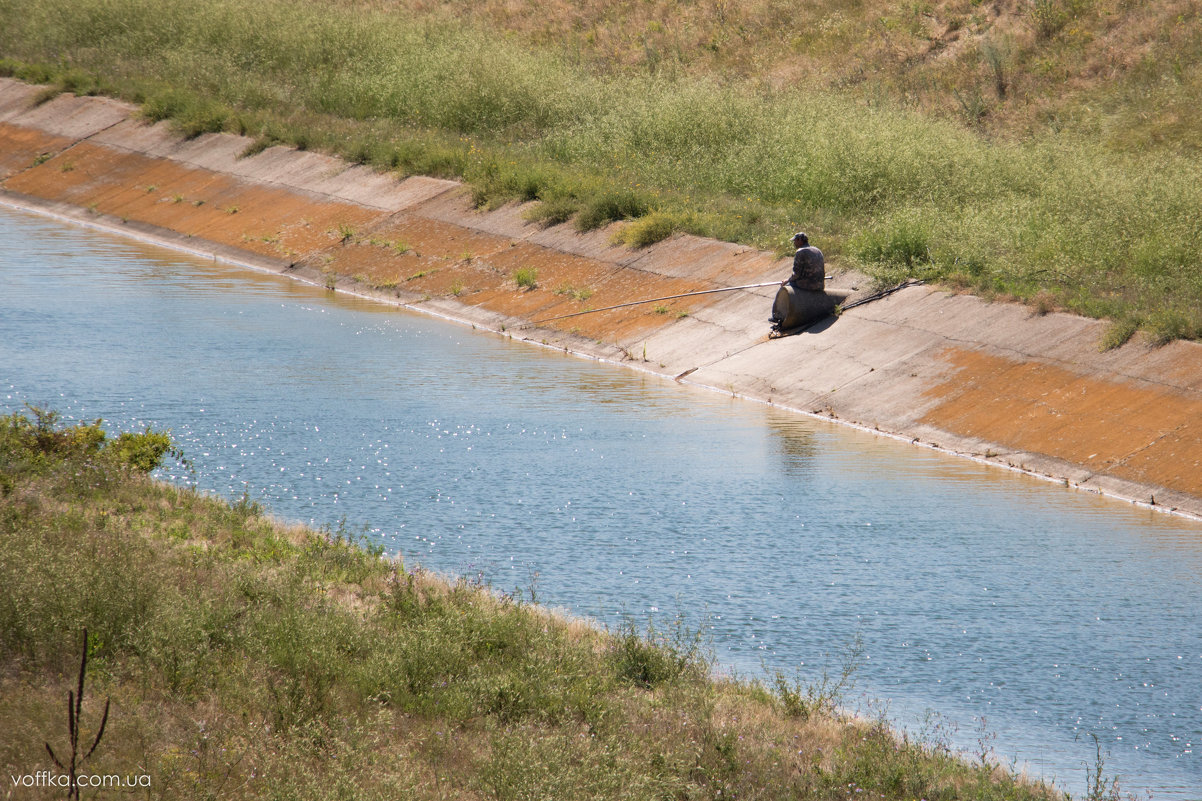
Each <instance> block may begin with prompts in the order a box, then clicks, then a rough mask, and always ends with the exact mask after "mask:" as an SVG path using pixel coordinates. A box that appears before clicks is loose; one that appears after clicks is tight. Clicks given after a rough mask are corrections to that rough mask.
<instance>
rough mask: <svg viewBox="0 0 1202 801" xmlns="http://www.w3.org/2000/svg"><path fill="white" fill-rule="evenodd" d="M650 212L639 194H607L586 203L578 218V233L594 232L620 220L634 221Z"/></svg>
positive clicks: (619, 192)
mask: <svg viewBox="0 0 1202 801" xmlns="http://www.w3.org/2000/svg"><path fill="white" fill-rule="evenodd" d="M647 211H648V204H647V201H646V199H645V198H643V197H642V196H641V195H640V194H638V193H637V192H634V191H631V190H621V191H617V192H607V193H605V194H602V195H601V196H600V197H597V198H594V199H592V200H588V201H585V203H584V207H583V208H582V209H581V210H580V213H579V214H578V215H577V216H576V230H577V231H581V232H584V231H592V230H595V229H597V228H601V227H602V226H605V225H608V224H609V223H611V222H616V221H618V220H633V219H634V218H635V217H642V216H643V215H644V214H646V213H647Z"/></svg>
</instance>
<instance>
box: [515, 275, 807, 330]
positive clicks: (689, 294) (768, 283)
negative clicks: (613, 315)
mask: <svg viewBox="0 0 1202 801" xmlns="http://www.w3.org/2000/svg"><path fill="white" fill-rule="evenodd" d="M783 283H784V282H783V281H765V282H764V283H762V284H747V285H746V286H724V287H722V288H721V289H702V290H701V291H699V292H683V293H681V294H679V295H667V296H665V297H662V298H648V299H647V300H632V301H630V302H629V303H619V304H617V305H616V306H605V307H603V308H600V309H585V310H584V311H578V312H572V313H571V314H560V315H558V316H556V317H545V318H543V319H542V320H532V321H530V322H529V323H526V325H524V326H522V328H526V327H528V326H532V325H539V324H541V323H549V322H551V321H552V320H563V319H566V318H568V317H578V316H580V315H582V314H593V313H594V312H603V311H610V310H611V309H622V308H625V307H627V306H638V305H639V304H640V303H657V302H658V301H661V300H675V299H676V298H689V297H692V296H694V295H711V294H713V293H714V292H734V291H735V290H736V289H759V288H760V287H765V286H781V285H782V284H783Z"/></svg>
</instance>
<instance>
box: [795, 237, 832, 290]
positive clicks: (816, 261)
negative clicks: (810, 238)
mask: <svg viewBox="0 0 1202 801" xmlns="http://www.w3.org/2000/svg"><path fill="white" fill-rule="evenodd" d="M789 283H790V284H792V285H793V286H795V287H796V288H798V289H805V290H810V291H816V292H821V291H823V290H824V289H826V260H825V259H824V258H823V257H822V251H821V250H819V249H818V248H816V247H814V246H813V245H806V246H804V247H800V248H798V249H797V252H796V253H794V254H793V275H792V276H791V277H790V278H789Z"/></svg>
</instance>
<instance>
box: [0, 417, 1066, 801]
mask: <svg viewBox="0 0 1202 801" xmlns="http://www.w3.org/2000/svg"><path fill="white" fill-rule="evenodd" d="M147 433H148V434H154V433H155V432H147ZM102 434H103V431H102V429H101V428H100V426H99V424H81V425H75V426H59V425H57V424H56V423H55V421H54V420H53V419H52V418H49V417H46V416H42V417H39V418H37V419H34V420H30V419H26V418H25V417H23V416H20V415H15V416H12V417H9V418H5V419H4V420H3V425H0V537H2V538H3V542H4V544H5V547H4V548H3V549H2V550H0V583H2V584H3V586H4V588H5V592H4V593H3V594H0V730H3V731H4V732H5V737H4V738H3V739H2V740H0V763H2V764H3V766H4V768H5V769H11V770H12V771H14V772H16V773H21V772H25V771H28V770H30V769H31V767H36V766H40V765H42V764H43V763H44V762H45V760H46V758H47V757H46V753H45V751H44V749H43V742H45V741H46V740H47V739H50V738H51V737H53V736H57V734H58V733H59V732H60V730H61V726H62V714H61V699H62V698H63V697H64V696H65V695H66V691H67V690H68V689H69V688H70V687H71V686H72V684H73V682H74V681H75V677H76V674H77V671H76V667H77V666H78V664H79V652H78V642H79V641H78V632H79V631H80V630H81V629H83V628H84V627H86V628H87V630H88V632H89V642H90V647H89V651H88V674H87V675H88V682H89V684H90V685H91V687H92V691H91V692H89V696H88V698H89V700H88V701H85V702H84V704H83V708H82V711H83V714H84V715H85V717H86V719H87V720H88V721H94V720H97V719H98V718H99V717H100V714H101V710H100V708H99V707H98V706H97V703H98V702H97V701H96V700H95V699H99V698H102V697H105V696H107V697H110V698H111V699H112V706H111V712H110V715H109V718H108V722H107V727H106V731H105V735H104V744H103V747H102V748H100V749H98V750H97V751H96V752H95V753H94V755H93V757H92V761H91V762H89V763H88V765H87V767H88V769H89V770H90V771H91V772H93V773H97V774H104V773H110V772H112V773H128V772H129V771H130V770H131V767H130V766H138V769H139V770H144V771H145V772H146V773H147V774H149V776H150V777H151V786H152V787H154V788H155V789H156V791H157V792H158V793H161V794H162V795H163V796H164V797H171V798H177V799H184V800H185V801H187V799H201V798H213V797H222V798H240V799H256V798H285V797H303V798H312V799H319V800H320V799H335V798H348V797H354V798H361V799H381V800H382V799H386V798H396V797H404V798H414V799H419V801H420V799H434V798H445V797H478V796H492V797H498V798H584V797H588V798H614V799H618V798H621V799H636V800H637V799H648V800H650V799H659V798H663V797H665V796H669V797H686V798H700V797H719V796H721V797H743V798H749V799H757V798H764V799H766V798H798V799H802V798H834V797H844V794H845V793H846V792H847V788H848V787H849V786H853V785H854V786H855V787H860V788H863V789H865V790H867V791H869V792H872V793H874V794H876V795H874V796H873V797H884V798H888V799H903V798H905V799H909V798H914V797H923V796H925V797H927V798H941V799H953V798H973V799H1003V798H1005V799H1028V798H1032V799H1033V798H1054V797H1056V795H1055V793H1053V792H1052V791H1048V790H1040V789H1039V788H1036V787H1033V786H1028V785H1025V784H1023V783H1021V782H1019V781H1017V780H1015V779H1013V778H1011V777H1008V776H1005V775H1003V774H1001V773H999V772H997V771H993V770H984V769H981V768H979V767H976V766H973V765H970V764H968V763H967V762H961V761H958V760H956V759H954V758H952V757H951V756H950V755H948V754H946V753H943V752H940V751H932V750H930V749H926V748H924V747H922V746H919V745H915V744H911V743H907V742H904V741H902V740H899V739H898V738H897V737H895V736H894V735H893V733H892V732H890V731H888V730H887V729H886V728H885V727H883V726H882V725H879V724H874V723H864V722H856V721H852V720H844V719H842V718H839V717H838V716H837V715H836V714H833V713H831V712H830V711H829V710H825V709H824V710H818V709H815V710H814V711H813V713H812V714H811V715H809V717H808V718H806V719H804V720H803V719H801V718H799V717H797V716H790V715H788V714H782V712H781V711H780V702H779V701H778V700H777V698H776V695H775V694H774V693H773V691H771V690H770V689H768V688H766V687H765V686H763V685H762V684H759V683H738V682H732V681H726V680H715V679H712V678H711V677H710V674H711V670H712V665H711V663H710V661H709V659H710V656H709V654H708V651H707V649H706V648H705V647H704V641H703V640H701V639H700V638H699V637H698V636H697V633H696V632H695V631H693V630H691V629H690V628H689V627H688V626H685V625H683V624H681V623H679V622H675V623H673V624H671V625H668V626H666V627H658V626H655V627H651V628H648V629H640V628H639V627H637V626H635V625H634V624H633V623H631V624H628V625H627V626H625V627H623V628H622V629H621V630H619V631H618V632H615V633H614V634H606V633H604V632H602V631H600V630H598V629H596V628H593V627H591V626H588V625H585V624H583V623H581V622H579V621H571V620H567V619H564V618H561V617H557V616H555V615H552V614H549V613H548V612H546V611H544V610H542V609H540V608H538V607H536V606H531V605H529V604H527V603H525V602H523V600H522V594H521V593H520V592H518V593H514V594H513V595H504V594H499V593H496V592H492V591H490V590H489V589H488V588H487V587H484V586H481V585H479V584H478V583H474V582H470V581H465V580H454V579H449V580H448V579H441V578H438V577H435V576H433V575H431V574H429V573H427V572H425V571H422V570H420V569H414V568H412V567H408V566H406V565H405V564H403V563H402V562H401V561H399V560H394V559H388V558H384V556H383V553H382V550H381V549H380V548H378V547H374V546H371V545H370V544H368V543H365V542H364V541H363V540H362V539H361V538H360V537H359V536H358V535H356V534H355V533H354V531H353V530H350V529H348V527H347V525H346V524H345V521H344V523H343V524H340V525H339V526H338V527H337V528H336V529H333V530H330V529H325V530H321V531H313V530H308V529H303V528H300V527H296V526H287V525H283V524H280V523H278V522H276V521H273V520H272V519H271V518H270V517H268V516H266V515H265V514H264V511H263V509H262V508H261V507H260V506H259V505H258V504H257V503H255V502H254V501H252V500H251V499H250V498H249V497H247V496H244V497H243V498H242V499H241V500H239V501H236V502H234V503H232V504H231V503H226V502H223V501H220V500H217V499H214V498H212V497H206V496H203V495H200V494H198V493H195V492H192V491H189V490H186V489H181V488H178V487H174V486H169V485H165V484H161V483H156V482H152V481H150V480H148V478H147V477H146V468H148V467H150V466H152V465H151V464H150V462H149V461H146V462H140V463H139V462H137V461H136V460H134V461H131V460H130V459H129V458H127V457H126V456H124V455H121V452H120V451H119V450H110V448H112V446H113V444H115V443H117V442H120V440H121V438H115V439H111V438H108V437H102ZM136 436H141V435H136ZM155 441H156V442H158V440H157V439H156V440H155ZM105 443H111V444H105ZM156 450H157V445H156ZM160 456H162V453H160ZM135 465H136V466H135Z"/></svg>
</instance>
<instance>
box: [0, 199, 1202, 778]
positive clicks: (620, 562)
mask: <svg viewBox="0 0 1202 801" xmlns="http://www.w3.org/2000/svg"><path fill="white" fill-rule="evenodd" d="M25 403H32V404H36V405H42V406H50V407H52V408H55V409H57V410H60V411H61V412H63V413H64V414H65V415H66V416H68V417H71V418H80V419H91V418H95V417H103V418H104V419H105V420H106V421H107V426H106V427H107V428H108V429H109V430H110V431H114V430H135V429H141V428H142V427H144V426H145V425H148V424H149V425H153V426H155V427H157V428H169V429H171V430H172V431H173V434H174V437H175V439H176V441H177V443H179V444H180V445H182V447H183V448H184V450H185V452H186V454H187V456H188V457H189V458H190V459H191V460H192V461H193V463H194V464H195V474H194V475H190V474H188V473H186V472H184V471H182V470H180V469H178V468H171V469H169V470H167V471H165V472H164V474H163V477H164V478H168V479H170V480H174V481H179V482H183V483H195V484H197V485H199V487H200V488H202V489H204V490H206V491H211V492H215V493H217V494H220V495H222V496H225V497H229V498H235V497H239V496H241V495H243V493H246V494H248V495H249V496H250V497H251V498H252V499H255V500H259V501H262V502H263V503H265V504H266V505H267V506H268V507H270V509H271V510H272V511H273V512H274V513H275V514H276V515H277V516H279V517H283V518H286V519H290V520H298V521H303V522H307V523H313V524H316V525H328V526H338V525H339V524H340V522H341V521H343V520H344V519H345V525H346V526H347V527H348V528H350V529H352V530H356V531H364V532H366V534H367V536H369V537H370V538H372V539H373V540H375V541H376V542H379V543H382V544H384V545H385V547H386V548H387V549H388V550H389V551H391V552H399V553H400V554H402V555H403V557H404V558H405V560H406V561H407V562H408V563H410V564H413V563H421V564H423V565H425V566H427V567H430V568H433V569H436V570H439V571H443V572H451V573H457V574H468V575H471V576H473V577H480V578H482V579H484V580H487V581H489V582H491V583H492V584H493V585H494V586H495V587H497V588H498V589H500V590H506V591H509V590H514V589H515V588H520V589H521V590H522V591H523V592H524V593H526V595H527V597H529V595H530V593H531V592H532V591H533V592H534V593H535V594H536V595H537V597H538V600H539V601H540V602H542V603H546V604H549V605H552V606H556V607H560V608H563V609H565V610H567V611H569V612H571V613H573V614H577V615H582V616H587V617H591V618H594V619H596V620H598V621H600V622H601V623H604V624H606V625H610V626H613V625H618V624H620V623H621V622H622V621H623V620H624V619H626V618H628V617H629V618H633V619H634V620H636V621H639V622H640V623H645V622H646V620H647V619H648V617H649V616H650V617H652V618H653V619H655V620H656V621H658V622H659V625H660V626H662V627H668V626H670V624H671V622H672V620H673V619H674V617H675V616H676V615H677V614H683V615H684V616H685V618H686V621H687V622H688V624H689V625H690V626H694V627H699V628H701V629H703V630H704V631H705V632H706V633H707V634H708V635H709V636H710V637H711V638H712V642H713V647H714V650H715V652H716V654H717V657H718V660H719V663H720V665H721V666H722V667H723V668H724V669H726V670H729V671H734V672H737V673H739V674H741V675H745V676H762V675H764V670H765V669H783V670H785V671H786V672H789V673H796V674H797V675H798V676H800V677H801V678H802V679H803V680H807V681H812V680H815V679H816V678H817V677H818V676H819V675H820V674H821V671H822V670H824V669H826V670H828V671H831V672H837V671H838V669H839V667H840V666H841V659H842V657H841V654H843V653H845V652H846V651H847V650H848V649H849V647H851V646H852V644H853V643H855V642H856V641H859V642H860V643H861V644H862V651H863V653H862V656H861V657H860V660H859V662H858V669H857V671H856V673H855V681H856V685H855V687H854V689H852V690H850V691H849V692H847V693H846V694H845V700H846V701H847V703H848V704H849V705H851V706H853V707H857V708H859V709H861V710H863V711H865V712H867V713H869V714H886V715H888V716H889V717H890V718H891V719H892V720H894V721H896V722H897V723H898V724H899V725H904V726H907V727H909V728H911V729H913V730H915V731H924V732H926V733H927V735H928V736H932V737H936V738H943V739H946V740H948V741H949V742H951V743H952V744H953V745H955V746H956V747H959V748H963V749H966V750H967V751H970V752H972V751H975V750H977V749H978V747H979V746H978V740H980V739H984V740H985V741H986V742H987V744H988V745H990V746H991V747H992V748H993V749H994V751H995V753H996V755H997V757H998V758H999V759H1000V760H1001V761H1002V762H1004V763H1010V762H1012V761H1013V762H1014V763H1015V764H1016V765H1018V766H1019V767H1022V766H1026V768H1027V769H1028V771H1029V772H1030V773H1032V774H1033V775H1036V776H1043V777H1045V778H1047V779H1051V780H1055V781H1056V782H1057V783H1058V784H1060V785H1061V786H1063V787H1064V788H1066V789H1068V790H1070V791H1071V792H1073V794H1074V795H1077V796H1080V795H1082V794H1083V793H1084V790H1085V766H1086V765H1091V766H1092V764H1093V760H1094V744H1093V740H1092V739H1091V738H1090V736H1089V735H1090V734H1091V733H1093V734H1096V735H1097V736H1098V737H1099V738H1100V739H1101V742H1102V745H1103V747H1104V748H1105V750H1106V751H1107V752H1108V753H1109V758H1108V760H1107V763H1106V772H1107V774H1108V775H1111V776H1113V775H1115V774H1117V775H1119V776H1120V786H1121V787H1122V788H1123V789H1124V790H1125V791H1130V792H1138V793H1143V792H1151V793H1152V794H1153V796H1154V797H1155V798H1158V799H1160V798H1168V799H1197V798H1202V789H1200V788H1202V761H1200V760H1199V758H1198V755H1197V754H1196V753H1195V751H1196V750H1197V746H1198V745H1200V744H1202V743H1200V741H1202V630H1200V628H1199V625H1198V623H1199V621H1200V620H1202V592H1199V583H1200V579H1202V525H1199V524H1197V523H1192V522H1189V521H1183V520H1179V519H1174V518H1170V517H1168V516H1165V515H1162V514H1158V513H1154V512H1151V511H1148V510H1144V509H1139V508H1136V507H1133V506H1131V505H1129V504H1124V503H1120V502H1116V501H1112V500H1107V499H1103V498H1099V497H1096V496H1093V495H1088V494H1085V493H1081V492H1076V491H1072V490H1068V489H1065V488H1062V487H1060V486H1058V485H1055V484H1049V483H1046V482H1041V481H1037V480H1034V479H1030V478H1027V477H1024V476H1018V475H1013V474H1010V473H1006V472H1002V471H1000V470H996V469H994V468H989V467H986V466H982V465H978V464H975V463H971V462H966V461H962V460H957V459H953V458H950V457H946V456H943V455H940V454H937V453H933V452H930V451H926V450H921V449H918V448H914V447H912V446H909V445H906V444H901V443H897V442H895V441H892V440H888V439H884V438H879V437H874V436H872V435H869V434H866V433H863V432H858V431H853V430H849V429H845V428H842V427H839V426H836V425H834V424H831V423H826V422H823V421H817V420H812V419H809V418H805V417H801V416H798V415H795V414H792V413H788V412H785V411H782V410H778V409H773V408H771V407H767V406H762V405H758V404H753V403H747V402H742V401H738V400H735V399H732V398H729V397H726V396H723V395H720V394H716V393H710V392H705V391H701V390H696V389H690V388H687V387H683V386H680V385H677V384H674V383H671V382H666V381H663V380H661V379H659V378H656V377H652V376H646V375H643V374H640V373H636V372H632V371H628V370H624V369H621V368H618V367H615V366H612V365H605V364H598V363H594V362H591V361H588V360H584V359H578V358H574V357H570V356H566V355H564V354H562V353H557V352H554V351H548V350H545V349H541V348H537V347H533V346H531V345H528V344H524V343H519V342H514V341H512V340H508V339H505V338H502V337H497V336H493V335H486V334H481V333H476V332H473V331H471V330H470V329H466V328H463V327H459V326H455V325H452V324H448V323H445V322H442V321H439V320H434V319H430V318H427V317H423V316H420V315H416V314H412V313H409V312H405V311H401V310H396V309H390V308H387V307H383V306H379V305H376V304H372V303H368V302H366V301H360V300H356V299H354V298H349V297H347V296H345V295H333V294H330V293H327V292H325V291H322V290H318V289H315V288H311V287H307V286H304V285H301V284H298V283H296V282H291V281H287V280H284V279H281V278H278V277H275V276H267V275H260V274H256V273H252V272H247V271H242V270H239V269H236V268H232V267H228V266H224V265H217V264H213V263H209V262H206V261H204V260H200V259H195V258H191V257H186V256H181V255H178V254H173V253H170V252H167V251H162V250H158V249H154V248H151V247H149V246H143V245H140V244H138V243H134V242H131V241H127V240H122V239H118V238H114V237H112V236H109V235H107V234H102V233H99V232H96V231H91V230H86V229H81V228H78V227H72V226H67V225H64V224H60V223H58V222H55V221H49V220H44V219H40V218H35V217H31V216H28V215H25V214H21V213H18V212H14V211H11V210H7V209H0V411H4V412H8V411H15V410H21V409H22V408H23V404H25Z"/></svg>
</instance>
